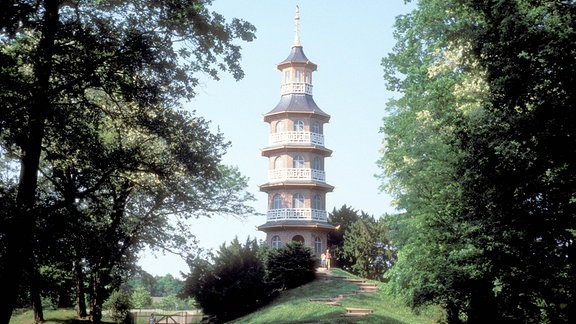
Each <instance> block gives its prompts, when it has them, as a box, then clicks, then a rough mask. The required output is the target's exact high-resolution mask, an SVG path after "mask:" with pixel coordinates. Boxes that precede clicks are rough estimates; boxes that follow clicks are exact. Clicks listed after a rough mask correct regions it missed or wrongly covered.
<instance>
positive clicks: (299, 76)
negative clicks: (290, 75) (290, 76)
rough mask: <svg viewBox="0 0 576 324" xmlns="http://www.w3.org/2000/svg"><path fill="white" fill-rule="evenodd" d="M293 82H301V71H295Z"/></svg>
mask: <svg viewBox="0 0 576 324" xmlns="http://www.w3.org/2000/svg"><path fill="white" fill-rule="evenodd" d="M294 82H302V71H296V79H295V80H294Z"/></svg>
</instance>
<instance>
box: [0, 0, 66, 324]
mask: <svg viewBox="0 0 576 324" xmlns="http://www.w3.org/2000/svg"><path fill="white" fill-rule="evenodd" d="M43 3H44V9H45V11H44V20H43V26H42V36H41V38H40V42H39V43H38V48H37V51H36V57H35V65H34V75H35V88H34V89H30V90H31V92H32V93H33V97H32V98H31V102H30V106H29V107H28V125H27V130H26V132H27V136H26V139H25V140H24V142H23V143H22V145H21V150H22V160H21V161H20V179H19V183H18V195H17V197H16V204H17V210H18V213H17V215H15V218H17V219H14V220H13V221H12V222H11V224H10V225H9V226H10V227H11V229H10V231H9V232H7V233H8V234H7V236H8V237H7V238H6V242H7V246H6V254H5V260H6V264H7V265H8V266H7V267H6V272H5V273H3V274H2V278H5V279H6V280H2V281H3V286H2V290H3V291H2V294H3V295H4V297H5V298H6V299H7V300H6V302H4V303H0V323H8V322H9V321H10V317H12V310H13V308H14V306H15V304H16V298H17V296H18V290H19V288H20V285H21V283H22V280H23V279H24V274H25V273H28V274H31V272H30V269H32V267H33V266H34V263H33V261H32V260H33V259H32V258H33V238H34V232H35V229H34V227H35V226H36V225H35V224H36V222H35V220H36V213H35V211H34V210H33V208H34V204H35V202H36V188H37V181H38V169H39V165H40V154H41V150H42V147H41V145H42V140H43V139H44V126H45V123H46V116H47V114H48V110H49V109H50V102H51V101H50V95H49V93H50V86H49V85H50V75H51V73H52V61H53V59H52V56H53V52H54V40H55V35H56V30H57V28H58V20H59V16H58V6H59V1H58V0H46V1H44V2H43ZM32 284H33V283H32Z"/></svg>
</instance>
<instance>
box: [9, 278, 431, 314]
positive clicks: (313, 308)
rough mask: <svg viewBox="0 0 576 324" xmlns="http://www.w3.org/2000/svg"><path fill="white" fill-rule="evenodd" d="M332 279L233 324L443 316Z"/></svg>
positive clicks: (284, 294)
mask: <svg viewBox="0 0 576 324" xmlns="http://www.w3.org/2000/svg"><path fill="white" fill-rule="evenodd" d="M332 275H333V276H326V277H319V278H318V279H316V280H314V281H313V282H311V283H308V284H306V285H304V286H301V287H298V288H295V289H291V290H288V291H284V292H282V293H281V294H280V296H278V297H277V298H276V299H274V301H273V302H271V303H270V304H269V305H267V306H265V307H263V308H261V309H260V310H258V311H256V312H254V313H251V314H249V315H247V316H244V317H242V318H239V319H236V320H235V321H233V322H232V323H235V324H238V323H378V324H382V323H410V324H419V323H422V324H428V323H435V322H436V321H435V319H434V318H437V317H438V316H439V314H440V311H439V310H438V309H433V308H431V309H429V310H428V311H427V312H426V313H422V314H420V315H416V314H414V313H413V312H412V311H411V310H410V308H408V307H406V306H404V305H402V304H400V303H399V302H397V301H395V300H393V299H390V298H389V297H388V296H386V295H385V294H384V292H383V287H384V285H385V284H384V283H381V282H377V281H369V282H372V283H374V284H376V286H378V288H379V289H378V290H377V291H376V292H371V293H363V294H356V293H355V292H356V291H357V290H358V286H357V285H356V284H354V283H352V282H350V281H347V280H345V279H344V278H343V277H348V278H356V279H358V277H356V276H354V275H351V274H349V273H347V272H345V271H342V270H340V269H332ZM338 295H345V297H344V298H343V299H341V300H338V301H337V303H338V305H329V304H326V303H322V302H317V301H310V299H319V298H320V299H321V298H334V297H337V296H338ZM346 307H354V308H369V309H372V310H373V313H372V314H369V315H367V316H363V317H343V316H342V315H343V314H345V313H346ZM74 316H75V312H74V310H73V309H69V310H46V311H45V318H46V322H44V323H46V324H48V323H69V324H79V323H86V322H82V321H77V320H74ZM33 322H34V321H33V314H32V311H30V310H28V311H25V312H23V313H19V314H15V315H14V316H13V317H12V319H11V321H10V324H32V323H33Z"/></svg>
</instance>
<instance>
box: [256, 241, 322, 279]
mask: <svg viewBox="0 0 576 324" xmlns="http://www.w3.org/2000/svg"><path fill="white" fill-rule="evenodd" d="M266 271H267V273H266V278H267V281H268V282H269V283H270V284H271V285H272V286H273V287H274V288H276V289H281V290H284V289H291V288H296V287H298V286H302V285H304V284H306V283H308V282H310V281H312V280H314V278H315V276H316V260H315V258H314V257H313V256H312V251H311V250H310V248H309V247H307V246H305V245H304V244H302V243H300V242H292V243H288V244H286V245H284V246H283V247H282V248H281V249H279V250H274V249H270V250H269V252H268V256H267V258H266Z"/></svg>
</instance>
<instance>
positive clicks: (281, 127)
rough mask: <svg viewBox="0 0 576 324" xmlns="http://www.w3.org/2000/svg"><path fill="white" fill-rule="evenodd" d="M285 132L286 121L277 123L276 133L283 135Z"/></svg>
mask: <svg viewBox="0 0 576 324" xmlns="http://www.w3.org/2000/svg"><path fill="white" fill-rule="evenodd" d="M283 131H284V121H282V120H280V121H278V122H277V123H276V133H282V132H283Z"/></svg>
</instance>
